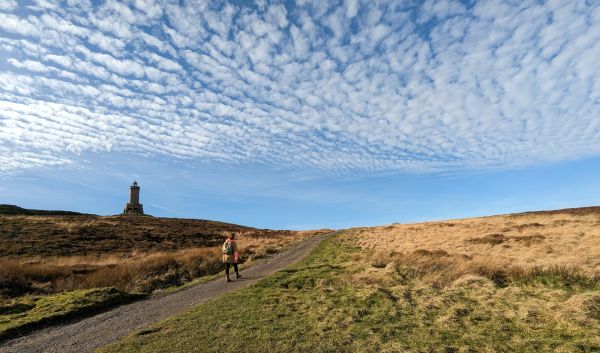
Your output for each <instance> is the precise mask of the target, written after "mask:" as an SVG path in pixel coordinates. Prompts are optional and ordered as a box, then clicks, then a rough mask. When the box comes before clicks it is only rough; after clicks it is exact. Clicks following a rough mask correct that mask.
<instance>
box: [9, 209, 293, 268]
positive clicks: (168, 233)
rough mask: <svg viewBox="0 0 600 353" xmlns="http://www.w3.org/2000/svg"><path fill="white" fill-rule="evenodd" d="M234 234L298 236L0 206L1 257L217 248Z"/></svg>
mask: <svg viewBox="0 0 600 353" xmlns="http://www.w3.org/2000/svg"><path fill="white" fill-rule="evenodd" d="M236 231H241V232H243V233H244V234H245V235H248V236H252V237H282V236H289V235H295V234H297V232H294V231H287V230H282V231H276V230H269V229H256V228H251V227H244V226H240V225H236V224H229V223H222V222H216V221H209V220H200V219H177V218H158V217H143V216H126V215H120V216H96V215H86V214H78V213H76V212H65V211H37V210H35V211H34V210H26V209H23V208H20V207H17V206H11V205H3V206H2V208H1V211H0V257H2V256H37V255H40V256H54V255H58V256H70V255H91V254H108V253H110V254H116V255H118V254H130V253H131V252H140V251H141V252H148V251H173V250H180V249H186V248H190V247H204V246H215V245H218V244H221V242H222V241H223V238H224V236H225V235H226V234H227V233H228V232H236Z"/></svg>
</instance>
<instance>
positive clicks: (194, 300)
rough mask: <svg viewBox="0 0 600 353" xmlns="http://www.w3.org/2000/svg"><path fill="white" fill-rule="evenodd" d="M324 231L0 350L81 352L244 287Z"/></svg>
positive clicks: (297, 255)
mask: <svg viewBox="0 0 600 353" xmlns="http://www.w3.org/2000/svg"><path fill="white" fill-rule="evenodd" d="M325 236H327V235H319V236H315V237H313V238H310V239H308V240H305V241H303V242H301V243H299V244H297V245H295V246H293V247H292V248H290V249H288V250H286V251H284V252H282V253H279V254H277V255H275V256H273V257H272V258H270V259H268V260H267V261H264V262H262V263H259V264H256V265H254V266H252V267H251V268H249V269H247V270H245V271H242V272H241V274H242V276H243V277H242V278H241V279H239V280H237V281H234V282H231V283H225V281H224V279H223V278H219V279H217V280H213V281H210V282H207V283H203V284H199V285H196V286H194V287H190V288H187V289H185V290H182V291H179V292H176V293H173V294H167V295H162V296H156V297H153V298H150V299H147V300H143V301H139V302H135V303H132V304H128V305H123V306H120V307H117V308H115V309H113V310H110V311H107V312H105V313H102V314H99V315H96V316H93V317H90V318H87V319H83V320H81V321H77V322H74V323H70V324H67V325H64V326H55V327H48V328H45V329H42V330H40V331H37V332H34V333H32V334H30V335H27V336H24V337H20V338H17V339H14V340H12V341H8V342H6V343H4V344H3V345H0V353H5V352H6V353H8V352H11V353H13V352H14V353H17V352H19V353H37V352H39V353H51V352H53V353H54V352H55V353H71V352H73V353H83V352H92V351H93V350H94V349H96V348H98V347H101V346H104V345H106V344H108V343H110V342H113V341H115V340H117V339H119V338H121V337H123V336H125V335H127V334H129V333H131V332H134V331H136V330H139V329H141V328H143V327H145V326H147V325H149V324H152V323H154V322H157V321H159V320H162V319H164V318H167V317H170V316H173V315H175V314H177V313H179V312H181V311H183V310H185V309H187V308H189V307H191V306H193V305H196V304H199V303H202V302H204V301H207V300H209V299H211V298H214V297H216V296H218V295H220V294H223V293H226V292H230V291H233V290H236V289H239V288H242V287H247V286H249V285H251V284H253V283H255V282H256V281H258V280H260V279H262V278H265V277H266V276H268V275H270V274H272V273H274V272H276V271H278V270H281V269H283V268H285V267H287V266H290V265H292V264H295V263H297V262H298V261H300V260H301V259H302V258H304V257H305V256H306V255H307V254H308V253H309V252H310V251H311V250H312V249H314V248H315V247H316V246H317V245H318V244H319V243H320V241H321V240H322V239H323V238H324V237H325Z"/></svg>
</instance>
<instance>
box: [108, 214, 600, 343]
mask: <svg viewBox="0 0 600 353" xmlns="http://www.w3.org/2000/svg"><path fill="white" fill-rule="evenodd" d="M599 332H600V208H586V209H572V210H559V211H550V212H535V213H525V214H515V215H503V216H493V217H482V218H472V219H463V220H451V221H444V222H429V223H419V224H397V225H390V226H382V227H373V228H355V229H349V230H346V231H343V232H341V233H340V234H339V235H337V236H336V237H334V238H330V239H328V240H327V241H325V242H324V243H323V244H321V246H320V247H319V248H318V249H317V250H316V251H315V252H314V253H313V254H311V256H310V257H309V258H307V259H306V260H305V261H303V262H302V263H301V264H299V265H297V266H295V267H293V268H290V269H287V270H285V271H281V272H279V273H277V274H276V275H274V276H272V277H271V278H268V279H266V280H263V281H261V282H259V283H258V284H257V285H254V286H252V287H250V288H246V289H243V290H240V291H238V292H235V293H231V294H228V295H225V296H223V297H220V298H216V299H215V300H212V301H211V302H208V303H206V304H203V305H200V306H197V307H195V308H193V309H191V310H189V311H187V312H186V313H184V314H182V315H180V316H177V317H174V318H172V319H168V320H165V321H163V322H161V323H158V324H156V325H154V327H152V328H150V329H146V330H144V331H141V332H139V333H136V334H132V335H130V336H128V337H126V338H125V339H123V340H121V341H120V342H117V343H115V344H112V345H109V346H107V347H105V348H103V349H100V350H99V351H98V352H102V353H108V352H241V351H243V352H415V353H417V352H419V353H420V352H436V353H437V352H439V353H448V352H461V353H467V352H468V353H471V352H524V353H527V352H531V353H533V352H598V351H600V335H599V334H598V333H599Z"/></svg>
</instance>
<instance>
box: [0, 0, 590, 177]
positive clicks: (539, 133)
mask: <svg viewBox="0 0 600 353" xmlns="http://www.w3.org/2000/svg"><path fill="white" fill-rule="evenodd" d="M1 4H2V5H0V170H1V172H0V173H3V174H11V173H14V172H19V171H23V170H27V169H32V168H34V169H36V168H54V167H57V166H64V165H77V164H78V163H80V161H81V155H82V154H83V153H88V152H90V153H110V152H115V151H118V152H124V153H132V154H142V155H148V156H167V157H174V158H178V159H184V160H185V159H193V160H199V161H218V162H224V163H231V164H236V163H245V162H250V163H258V164H261V165H271V166H287V167H290V168H303V169H306V168H309V169H315V170H322V171H335V172H337V173H358V174H365V173H379V172H397V171H411V172H420V171H432V170H449V169H456V168H475V169H479V168H483V169H485V168H496V167H510V166H519V165H528V164H531V163H537V162H539V161H556V160H562V159H574V158H582V157H586V156H594V155H598V154H600V65H598V63H597V60H598V58H600V2H597V1H548V2H540V1H517V2H507V1H501V0H489V1H477V2H469V1H466V2H465V1H462V2H461V1H452V0H439V1H438V0H436V1H425V2H422V1H401V2H397V1H387V2H381V1H359V0H348V1H307V0H298V1H296V2H269V1H256V2H255V3H252V4H248V3H246V2H243V3H239V2H219V1H192V0H185V1H168V0H164V1H162V0H130V1H126V2H123V1H116V0H107V1H102V2H97V1H89V0H87V1H86V0H81V1H67V0H65V1H56V2H52V1H47V0H35V1H29V2H27V1H23V2H22V1H19V2H18V3H17V2H16V1H13V0H8V1H6V0H4V1H2V2H1Z"/></svg>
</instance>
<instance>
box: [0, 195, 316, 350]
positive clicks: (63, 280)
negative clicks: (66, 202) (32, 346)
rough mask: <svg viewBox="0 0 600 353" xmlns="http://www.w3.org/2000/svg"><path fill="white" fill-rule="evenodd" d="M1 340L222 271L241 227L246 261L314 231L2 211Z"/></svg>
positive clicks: (7, 207)
mask: <svg viewBox="0 0 600 353" xmlns="http://www.w3.org/2000/svg"><path fill="white" fill-rule="evenodd" d="M0 210H1V211H2V214H0V340H2V339H3V338H6V337H9V336H10V335H13V334H15V333H19V332H21V331H22V330H24V329H26V328H31V327H35V326H36V325H39V324H41V323H48V322H55V321H57V320H58V321H60V320H64V319H65V318H68V317H72V316H78V315H83V314H91V313H94V312H97V311H98V310H103V309H106V308H108V307H111V306H114V305H119V304H121V303H124V302H127V301H130V300H134V299H136V298H139V297H140V296H144V295H149V294H151V293H152V292H154V291H155V290H163V289H166V288H170V287H177V286H181V285H183V284H186V283H189V282H192V281H194V280H196V279H200V278H202V277H207V276H210V275H214V274H216V273H218V272H221V271H222V270H223V267H224V265H223V264H222V263H221V251H220V248H221V244H222V242H223V240H224V239H225V237H226V236H227V235H228V234H229V233H231V232H238V233H239V234H240V235H239V236H238V240H239V241H240V246H239V252H240V256H241V262H242V263H243V264H242V265H243V266H248V265H251V264H252V261H253V260H254V259H258V258H261V257H265V256H267V255H269V254H273V253H276V252H278V251H280V250H281V249H284V248H285V247H287V246H288V245H290V244H291V243H293V242H296V241H299V240H301V239H304V238H306V237H308V236H311V235H312V234H316V233H320V232H323V231H315V232H310V231H308V232H297V231H289V230H270V229H257V228H252V227H245V226H241V225H236V224H230V223H223V222H217V221H210V220H198V219H177V218H159V217H150V216H135V215H119V216H96V215H89V214H78V213H76V212H66V211H40V210H27V209H23V208H20V207H17V206H12V205H3V206H2V208H1V209H0Z"/></svg>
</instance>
